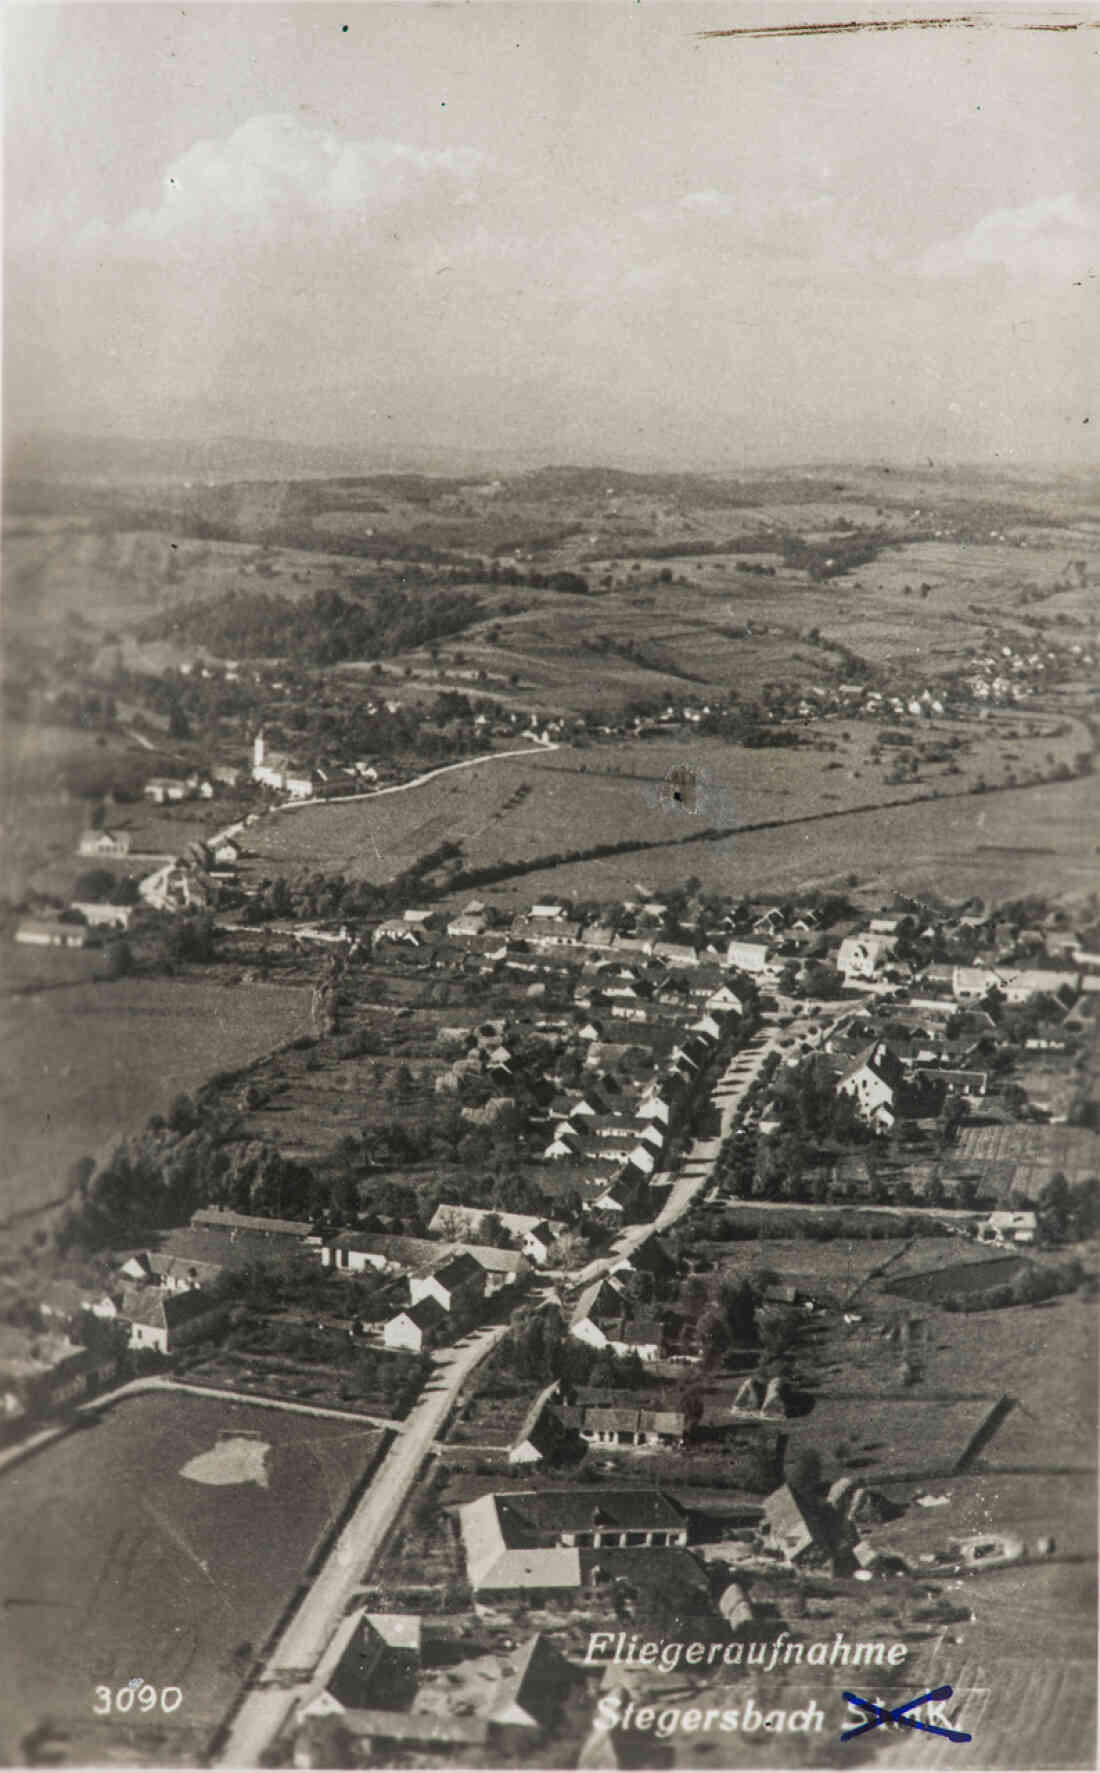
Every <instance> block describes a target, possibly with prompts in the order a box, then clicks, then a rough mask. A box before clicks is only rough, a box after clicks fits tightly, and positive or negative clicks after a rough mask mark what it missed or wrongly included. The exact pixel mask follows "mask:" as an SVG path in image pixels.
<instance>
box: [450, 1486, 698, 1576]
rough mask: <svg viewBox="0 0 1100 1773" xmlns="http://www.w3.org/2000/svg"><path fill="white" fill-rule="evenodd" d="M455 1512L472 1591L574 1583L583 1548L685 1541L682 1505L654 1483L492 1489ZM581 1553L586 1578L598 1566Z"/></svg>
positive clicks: (652, 1545)
mask: <svg viewBox="0 0 1100 1773" xmlns="http://www.w3.org/2000/svg"><path fill="white" fill-rule="evenodd" d="M457 1514H458V1522H459V1531H460V1534H461V1537H462V1545H463V1551H464V1554H465V1559H466V1575H467V1579H468V1581H469V1583H470V1586H471V1588H472V1589H473V1590H474V1592H475V1595H477V1596H485V1595H487V1594H511V1593H515V1592H516V1591H517V1590H522V1591H526V1592H531V1591H535V1592H538V1591H542V1590H545V1591H548V1592H553V1591H554V1590H558V1591H561V1590H562V1589H574V1588H579V1587H580V1586H581V1583H582V1581H583V1580H584V1575H585V1570H584V1566H583V1565H582V1553H587V1552H590V1551H600V1550H602V1549H608V1550H611V1549H612V1548H615V1549H619V1550H641V1549H643V1548H648V1549H650V1550H652V1549H653V1548H656V1547H661V1548H666V1549H667V1548H674V1547H685V1546H686V1545H687V1537H688V1527H687V1517H686V1516H685V1514H684V1512H683V1510H682V1509H681V1508H680V1506H679V1505H678V1504H677V1503H675V1502H674V1501H673V1500H672V1498H671V1497H669V1496H666V1495H665V1494H664V1493H663V1492H662V1491H660V1490H656V1489H652V1490H650V1489H644V1490H610V1489H607V1490H604V1489H588V1488H582V1487H579V1486H577V1485H573V1486H571V1487H570V1488H569V1489H568V1490H540V1491H532V1490H520V1491H506V1492H495V1493H494V1492H493V1491H489V1492H488V1493H487V1494H486V1495H484V1496H479V1497H478V1498H477V1499H476V1501H474V1502H468V1503H466V1504H464V1505H463V1506H461V1507H459V1509H458V1510H457ZM586 1561H587V1562H588V1563H589V1570H588V1572H587V1573H588V1574H589V1576H590V1578H591V1577H592V1576H594V1575H596V1573H597V1572H598V1570H599V1566H598V1565H595V1564H593V1563H592V1561H591V1560H586ZM623 1563H624V1564H626V1565H627V1566H629V1563H630V1560H629V1559H628V1558H624V1560H623ZM624 1573H625V1571H624Z"/></svg>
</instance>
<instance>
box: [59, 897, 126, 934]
mask: <svg viewBox="0 0 1100 1773" xmlns="http://www.w3.org/2000/svg"><path fill="white" fill-rule="evenodd" d="M69 910H70V911H76V912H78V913H79V914H80V916H81V917H82V918H83V919H84V922H85V923H86V924H88V926H89V927H90V928H91V929H109V930H128V929H129V928H130V925H131V923H132V922H133V918H134V907H133V906H132V905H108V904H105V903H104V902H103V901H102V900H99V899H74V900H73V903H72V904H71V905H70V907H69Z"/></svg>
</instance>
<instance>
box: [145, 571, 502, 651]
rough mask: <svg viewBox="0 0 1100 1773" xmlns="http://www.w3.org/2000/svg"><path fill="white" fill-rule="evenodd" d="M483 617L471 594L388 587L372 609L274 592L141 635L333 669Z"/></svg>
mask: <svg viewBox="0 0 1100 1773" xmlns="http://www.w3.org/2000/svg"><path fill="white" fill-rule="evenodd" d="M480 614H481V605H480V603H479V602H478V600H477V598H475V597H471V596H469V595H468V593H466V592H464V591H443V590H436V591H434V592H433V593H432V594H431V595H430V596H421V595H418V594H416V593H412V592H410V591H409V590H407V589H404V588H401V587H398V586H392V587H388V586H384V587H382V588H380V589H378V590H377V591H375V593H374V595H373V598H372V601H371V603H370V604H367V603H362V602H359V601H353V600H352V599H349V598H346V597H341V595H340V593H339V592H338V591H315V592H314V593H313V595H312V596H311V597H307V598H303V599H302V600H301V601H300V602H299V601H295V600H294V599H293V598H290V597H283V596H280V595H278V594H273V593H271V592H265V591H236V592H233V593H232V594H231V595H230V596H228V597H221V598H213V599H210V600H207V601H203V602H198V603H191V604H188V605H187V606H186V608H184V609H178V610H173V611H172V612H171V613H170V614H168V615H162V616H156V617H154V618H153V619H152V620H151V621H149V622H147V623H146V624H144V626H143V627H142V629H141V630H140V637H141V638H142V639H149V640H177V641H184V642H186V643H188V644H191V645H198V644H201V645H203V646H206V647H210V648H211V649H212V650H213V651H215V652H217V653H220V654H222V655H223V656H231V657H241V658H254V657H261V658H281V657H284V656H290V657H292V658H296V659H299V660H302V661H304V662H305V663H307V664H311V665H332V664H337V663H339V662H340V661H341V660H343V659H355V658H373V657H377V656H379V655H382V654H386V653H396V652H404V651H406V650H407V649H409V648H412V647H418V646H427V645H428V644H429V643H430V642H432V641H434V640H439V639H442V638H443V637H444V636H445V635H448V634H456V633H459V632H461V631H462V630H463V629H465V628H468V627H469V626H470V624H471V622H474V621H476V620H477V618H478V617H479V615H480Z"/></svg>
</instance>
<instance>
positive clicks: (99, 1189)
mask: <svg viewBox="0 0 1100 1773" xmlns="http://www.w3.org/2000/svg"><path fill="white" fill-rule="evenodd" d="M238 1134H239V1121H238V1119H237V1116H236V1115H235V1114H233V1113H232V1112H230V1111H227V1110H225V1109H220V1110H219V1109H217V1108H215V1107H214V1106H213V1105H211V1104H205V1105H196V1104H195V1103H194V1102H192V1101H191V1099H190V1098H189V1097H186V1096H180V1097H177V1099H176V1103H175V1104H174V1106H173V1108H172V1111H171V1113H170V1114H169V1116H168V1118H167V1120H166V1119H164V1118H163V1117H162V1116H160V1115H154V1116H153V1117H152V1119H151V1120H150V1122H149V1124H148V1126H147V1128H146V1130H145V1131H144V1132H143V1133H140V1134H138V1135H137V1136H136V1137H135V1138H133V1139H129V1140H126V1141H124V1142H123V1143H122V1144H121V1145H119V1146H118V1147H116V1149H115V1151H114V1152H113V1153H112V1154H111V1156H110V1157H108V1158H107V1159H106V1160H105V1162H104V1163H103V1164H101V1165H100V1166H99V1168H98V1169H97V1168H96V1167H95V1166H94V1164H92V1163H90V1161H89V1160H87V1159H83V1160H81V1161H80V1163H78V1164H76V1165H74V1167H73V1171H72V1174H71V1178H70V1180H71V1181H72V1184H73V1198H72V1200H71V1202H70V1205H69V1208H68V1210H67V1212H66V1215H65V1217H64V1219H63V1221H62V1224H61V1226H60V1227H59V1230H58V1234H57V1241H58V1245H59V1247H60V1248H61V1249H63V1250H65V1249H80V1250H85V1251H94V1250H100V1249H104V1248H107V1247H109V1246H111V1245H112V1244H119V1243H132V1242H133V1241H134V1239H135V1238H136V1237H140V1236H143V1235H146V1234H147V1233H150V1232H154V1231H157V1230H162V1229H165V1228H166V1227H168V1226H172V1225H179V1224H181V1223H183V1221H184V1220H186V1219H188V1218H189V1217H190V1215H191V1214H192V1213H193V1212H194V1211H195V1210H196V1208H197V1207H200V1206H211V1205H214V1206H224V1207H230V1208H232V1209H233V1210H234V1211H236V1212H240V1213H256V1214H259V1215H261V1216H268V1217H271V1218H278V1219H313V1218H314V1217H315V1216H316V1215H317V1213H318V1212H320V1211H321V1210H322V1209H323V1207H324V1206H325V1205H326V1204H327V1202H328V1198H329V1193H330V1190H329V1188H328V1186H327V1185H326V1184H325V1183H324V1182H322V1181H321V1180H319V1179H318V1178H317V1177H316V1176H315V1175H314V1174H313V1172H312V1170H310V1169H309V1168H308V1167H307V1166H306V1165H305V1164H301V1163H298V1162H296V1161H295V1160H293V1159H291V1158H287V1157H284V1156H283V1154H282V1153H281V1152H279V1151H278V1150H276V1148H275V1147H274V1146H272V1145H270V1144H268V1143H267V1142H265V1141H262V1140H242V1139H240V1138H239V1137H238V1136H236V1135H238Z"/></svg>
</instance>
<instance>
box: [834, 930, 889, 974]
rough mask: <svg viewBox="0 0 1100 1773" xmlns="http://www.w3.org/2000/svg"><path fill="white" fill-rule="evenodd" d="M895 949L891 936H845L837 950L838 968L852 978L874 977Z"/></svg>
mask: <svg viewBox="0 0 1100 1773" xmlns="http://www.w3.org/2000/svg"><path fill="white" fill-rule="evenodd" d="M893 949H894V939H893V938H892V937H891V936H845V937H844V940H843V941H842V942H841V944H840V947H839V948H838V949H837V951H836V964H837V970H838V971H839V972H841V973H844V974H845V975H846V977H848V978H852V979H873V978H874V976H875V974H876V972H877V971H878V969H879V967H880V965H881V964H882V963H883V962H884V961H885V960H886V959H887V958H888V957H889V956H890V954H891V953H892V952H893Z"/></svg>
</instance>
